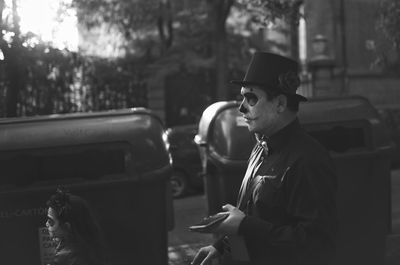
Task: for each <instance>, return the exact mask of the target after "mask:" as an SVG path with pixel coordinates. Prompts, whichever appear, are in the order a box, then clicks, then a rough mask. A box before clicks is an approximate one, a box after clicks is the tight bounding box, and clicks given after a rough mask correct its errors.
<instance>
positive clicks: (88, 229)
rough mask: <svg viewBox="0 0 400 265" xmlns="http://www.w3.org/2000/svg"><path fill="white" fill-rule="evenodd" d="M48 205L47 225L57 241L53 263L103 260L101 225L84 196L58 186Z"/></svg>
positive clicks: (90, 264) (93, 264)
mask: <svg viewBox="0 0 400 265" xmlns="http://www.w3.org/2000/svg"><path fill="white" fill-rule="evenodd" d="M47 207H48V211H47V221H46V227H47V229H48V231H49V234H50V236H51V237H52V238H53V240H55V241H57V243H58V245H57V247H56V252H55V256H54V260H53V263H52V265H101V264H105V263H106V262H105V257H104V244H103V239H102V236H101V230H100V227H99V225H98V223H97V221H96V219H95V218H94V216H93V214H92V212H91V210H90V208H89V205H88V203H87V202H86V201H85V200H84V199H82V198H81V197H79V196H76V195H72V194H70V193H68V192H66V191H64V190H63V189H57V192H56V193H55V194H54V195H52V196H51V197H50V199H49V200H48V201H47Z"/></svg>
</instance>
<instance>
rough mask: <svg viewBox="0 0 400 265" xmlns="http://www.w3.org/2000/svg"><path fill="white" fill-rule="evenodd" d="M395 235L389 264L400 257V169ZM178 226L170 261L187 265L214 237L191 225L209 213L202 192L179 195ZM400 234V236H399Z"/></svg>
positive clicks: (396, 184)
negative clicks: (194, 230) (200, 232)
mask: <svg viewBox="0 0 400 265" xmlns="http://www.w3.org/2000/svg"><path fill="white" fill-rule="evenodd" d="M391 181H392V235H391V236H388V237H387V238H388V240H387V253H386V254H387V259H386V265H398V264H399V260H400V169H398V170H394V171H392V176H391ZM174 206H175V229H174V230H173V231H171V232H170V233H169V265H186V264H190V261H191V260H192V258H193V257H194V255H195V254H196V252H197V250H198V249H199V248H200V247H202V246H204V245H207V244H209V243H210V242H212V241H213V238H212V236H210V235H206V234H199V233H193V232H190V231H189V230H188V226H190V225H191V224H194V223H196V222H198V221H199V220H201V218H203V217H204V216H206V198H205V196H204V195H202V194H198V195H193V196H190V197H186V198H182V199H176V200H175V201H174ZM398 235H399V236H398Z"/></svg>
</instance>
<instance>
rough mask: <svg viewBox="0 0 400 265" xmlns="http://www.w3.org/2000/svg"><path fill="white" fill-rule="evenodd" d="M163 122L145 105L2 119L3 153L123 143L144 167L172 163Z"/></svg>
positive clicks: (145, 168)
mask: <svg viewBox="0 0 400 265" xmlns="http://www.w3.org/2000/svg"><path fill="white" fill-rule="evenodd" d="M164 134H165V130H164V127H163V124H162V122H161V120H160V118H158V117H157V116H156V115H155V114H154V113H152V112H151V111H150V110H148V109H145V108H130V109H121V110H111V111H99V112H92V113H73V114H53V115H43V116H35V117H21V118H6V119H0V154H1V155H2V156H4V155H5V153H6V152H8V153H18V152H22V151H27V150H38V149H56V148H61V147H71V146H85V145H95V144H107V143H108V144H112V143H122V144H125V145H127V146H128V149H129V150H131V152H132V156H134V159H135V163H136V164H137V165H139V164H140V165H141V166H140V168H141V170H143V171H148V170H152V169H156V168H162V167H164V166H166V165H168V164H169V163H170V161H169V154H168V150H167V146H166V140H165V135H164Z"/></svg>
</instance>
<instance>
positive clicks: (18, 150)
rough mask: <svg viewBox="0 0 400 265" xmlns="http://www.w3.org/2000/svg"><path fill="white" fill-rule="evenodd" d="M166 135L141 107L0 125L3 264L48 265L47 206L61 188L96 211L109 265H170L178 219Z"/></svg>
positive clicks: (50, 248) (51, 249) (8, 121)
mask: <svg viewBox="0 0 400 265" xmlns="http://www.w3.org/2000/svg"><path fill="white" fill-rule="evenodd" d="M164 134H165V130H164V128H163V125H162V123H161V121H160V119H159V118H158V117H156V116H155V115H153V114H152V113H151V112H150V111H148V110H146V109H141V108H137V109H128V110H120V111H110V112H98V113H86V114H82V113H81V114H67V115H51V116H40V117H33V118H16V119H4V120H1V121H0V168H1V170H2V173H1V178H0V234H1V240H0V249H1V255H0V256H1V257H0V258H1V263H3V264H9V265H20V264H37V265H39V264H43V265H44V264H48V263H49V261H50V260H51V256H52V254H53V253H54V247H55V246H54V243H53V242H52V241H51V239H50V238H49V236H48V235H47V229H45V222H46V215H47V210H46V200H47V199H48V198H49V196H50V195H51V194H52V193H54V191H55V190H56V188H57V187H58V186H60V185H62V186H64V187H66V188H67V189H68V190H69V191H70V192H71V193H73V194H75V195H79V196H81V197H83V198H85V199H86V200H87V201H88V202H89V203H90V205H91V206H92V207H93V211H94V213H95V215H96V217H97V219H98V221H99V224H100V226H101V228H102V229H103V232H104V237H105V241H106V244H107V246H108V247H109V248H108V250H109V257H110V261H111V264H116V265H118V264H148V265H153V264H167V263H168V258H167V257H168V256H167V255H168V253H167V249H168V248H167V247H168V240H167V235H168V230H171V229H172V227H173V221H174V220H173V207H172V196H171V191H170V184H169V176H170V174H171V163H170V154H169V152H168V146H167V145H168V143H167V141H166V139H165V135H164ZM21 253H22V255H21Z"/></svg>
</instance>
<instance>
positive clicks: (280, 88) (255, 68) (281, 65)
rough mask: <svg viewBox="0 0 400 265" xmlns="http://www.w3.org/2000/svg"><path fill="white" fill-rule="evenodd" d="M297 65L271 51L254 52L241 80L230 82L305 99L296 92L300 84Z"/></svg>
mask: <svg viewBox="0 0 400 265" xmlns="http://www.w3.org/2000/svg"><path fill="white" fill-rule="evenodd" d="M298 70H299V65H298V63H297V62H296V61H294V60H292V59H290V58H287V57H284V56H281V55H277V54H273V53H267V52H256V53H254V55H253V58H252V59H251V62H250V64H249V66H248V68H247V72H246V75H245V77H244V79H243V80H232V81H231V83H232V84H237V85H241V86H247V85H256V86H260V87H261V88H262V89H264V90H270V91H277V92H281V93H282V94H285V95H293V96H296V98H297V99H298V100H299V101H307V99H306V98H305V97H303V96H302V95H299V94H296V90H297V88H298V87H299V86H300V78H299V76H298Z"/></svg>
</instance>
